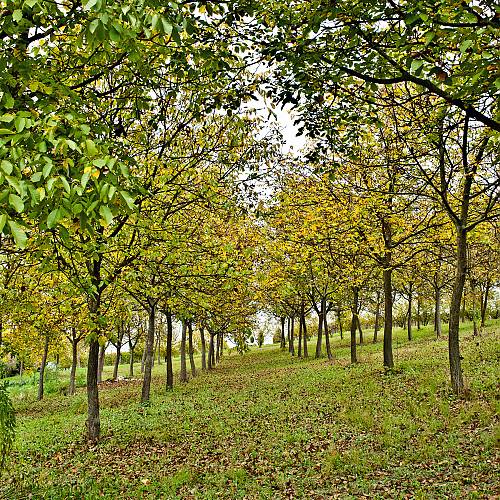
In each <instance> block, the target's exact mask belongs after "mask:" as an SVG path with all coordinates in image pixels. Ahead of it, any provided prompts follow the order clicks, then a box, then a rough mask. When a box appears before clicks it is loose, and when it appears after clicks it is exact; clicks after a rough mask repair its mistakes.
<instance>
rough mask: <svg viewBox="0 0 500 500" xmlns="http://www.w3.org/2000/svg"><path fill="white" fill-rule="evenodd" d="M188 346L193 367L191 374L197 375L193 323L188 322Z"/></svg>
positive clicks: (190, 362) (190, 363)
mask: <svg viewBox="0 0 500 500" xmlns="http://www.w3.org/2000/svg"><path fill="white" fill-rule="evenodd" d="M188 348H189V365H190V367H191V375H192V376H193V377H196V366H195V364H194V347H193V324H192V323H191V321H190V322H189V323H188Z"/></svg>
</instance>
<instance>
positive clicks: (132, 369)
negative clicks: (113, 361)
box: [128, 346, 134, 378]
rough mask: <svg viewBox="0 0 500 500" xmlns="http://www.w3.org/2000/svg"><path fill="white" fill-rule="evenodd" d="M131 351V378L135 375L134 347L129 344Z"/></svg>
mask: <svg viewBox="0 0 500 500" xmlns="http://www.w3.org/2000/svg"><path fill="white" fill-rule="evenodd" d="M129 353H130V364H129V369H128V375H129V377H130V378H133V377H134V348H133V347H132V346H129Z"/></svg>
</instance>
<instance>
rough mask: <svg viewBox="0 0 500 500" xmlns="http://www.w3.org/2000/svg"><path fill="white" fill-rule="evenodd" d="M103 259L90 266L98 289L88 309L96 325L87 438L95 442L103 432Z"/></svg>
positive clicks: (90, 356)
mask: <svg viewBox="0 0 500 500" xmlns="http://www.w3.org/2000/svg"><path fill="white" fill-rule="evenodd" d="M100 266H101V261H100V260H97V261H93V262H92V264H91V265H89V268H91V269H90V270H91V274H92V283H93V284H94V287H95V289H96V290H97V291H98V292H97V293H96V295H95V296H93V297H92V298H90V299H89V302H88V309H89V315H90V319H91V320H92V323H93V325H94V327H93V329H92V331H91V332H90V333H91V335H90V342H89V354H88V360H87V439H88V441H90V442H92V443H95V442H97V441H98V440H99V437H100V434H101V418H100V408H99V385H98V378H99V351H100V345H99V336H100V333H101V332H100V326H99V319H100V318H99V316H100V313H101V293H100V292H99V290H100V288H99V287H100V282H101V270H100Z"/></svg>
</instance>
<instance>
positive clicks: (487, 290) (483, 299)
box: [481, 280, 491, 328]
mask: <svg viewBox="0 0 500 500" xmlns="http://www.w3.org/2000/svg"><path fill="white" fill-rule="evenodd" d="M490 288H491V283H490V280H488V281H487V282H486V286H485V288H484V294H483V293H481V328H484V324H485V322H486V311H487V310H488V295H489V293H490Z"/></svg>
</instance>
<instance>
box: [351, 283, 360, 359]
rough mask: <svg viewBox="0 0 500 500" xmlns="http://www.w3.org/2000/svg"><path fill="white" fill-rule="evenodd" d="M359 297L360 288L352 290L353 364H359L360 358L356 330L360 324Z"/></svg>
mask: <svg viewBox="0 0 500 500" xmlns="http://www.w3.org/2000/svg"><path fill="white" fill-rule="evenodd" d="M358 296H359V288H358V287H357V286H355V287H353V288H352V307H351V312H352V318H351V363H352V364H354V363H357V362H358V358H357V354H356V329H357V323H358Z"/></svg>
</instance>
